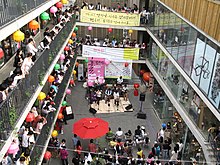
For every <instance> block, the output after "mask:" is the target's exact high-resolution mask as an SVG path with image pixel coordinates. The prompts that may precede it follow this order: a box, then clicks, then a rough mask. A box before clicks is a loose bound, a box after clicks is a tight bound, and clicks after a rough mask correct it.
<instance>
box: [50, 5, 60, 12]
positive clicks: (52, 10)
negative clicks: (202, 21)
mask: <svg viewBox="0 0 220 165" xmlns="http://www.w3.org/2000/svg"><path fill="white" fill-rule="evenodd" d="M57 10H58V9H57V7H56V6H52V7H51V8H50V13H52V14H54V13H56V12H57Z"/></svg>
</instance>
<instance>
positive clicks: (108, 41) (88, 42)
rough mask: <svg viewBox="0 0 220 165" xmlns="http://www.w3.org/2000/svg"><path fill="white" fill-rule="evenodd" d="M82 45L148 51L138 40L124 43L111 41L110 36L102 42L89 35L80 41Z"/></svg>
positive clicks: (124, 41) (126, 40)
mask: <svg viewBox="0 0 220 165" xmlns="http://www.w3.org/2000/svg"><path fill="white" fill-rule="evenodd" d="M80 42H81V43H82V44H85V45H91V46H103V47H110V48H140V49H143V50H144V49H146V44H145V43H139V42H137V40H131V39H130V38H124V39H123V40H122V41H118V40H117V39H116V38H114V37H113V38H112V39H110V38H109V36H108V35H106V37H105V38H104V40H103V41H100V40H99V39H98V38H93V39H92V38H91V36H89V35H87V36H86V37H85V39H84V38H82V39H81V40H80Z"/></svg>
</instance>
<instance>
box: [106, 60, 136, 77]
mask: <svg viewBox="0 0 220 165" xmlns="http://www.w3.org/2000/svg"><path fill="white" fill-rule="evenodd" d="M125 63H128V66H127V67H125ZM131 74H132V61H131V60H117V61H111V62H110V63H109V64H108V65H106V66H105V78H118V77H120V76H122V77H123V79H131Z"/></svg>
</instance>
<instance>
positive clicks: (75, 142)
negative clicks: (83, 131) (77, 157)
mask: <svg viewBox="0 0 220 165" xmlns="http://www.w3.org/2000/svg"><path fill="white" fill-rule="evenodd" d="M72 141H73V148H74V149H75V148H76V145H77V142H78V141H79V139H78V137H77V135H76V134H74V135H73V138H72Z"/></svg>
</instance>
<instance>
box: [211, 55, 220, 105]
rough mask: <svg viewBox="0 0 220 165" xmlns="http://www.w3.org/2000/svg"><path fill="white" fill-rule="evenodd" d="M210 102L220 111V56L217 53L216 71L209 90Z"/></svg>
mask: <svg viewBox="0 0 220 165" xmlns="http://www.w3.org/2000/svg"><path fill="white" fill-rule="evenodd" d="M208 97H209V100H210V101H211V102H212V103H213V105H214V106H215V107H216V108H217V109H219V103H220V54H219V53H217V58H216V63H215V69H214V72H213V77H212V82H211V86H210V90H209V96H208Z"/></svg>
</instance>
